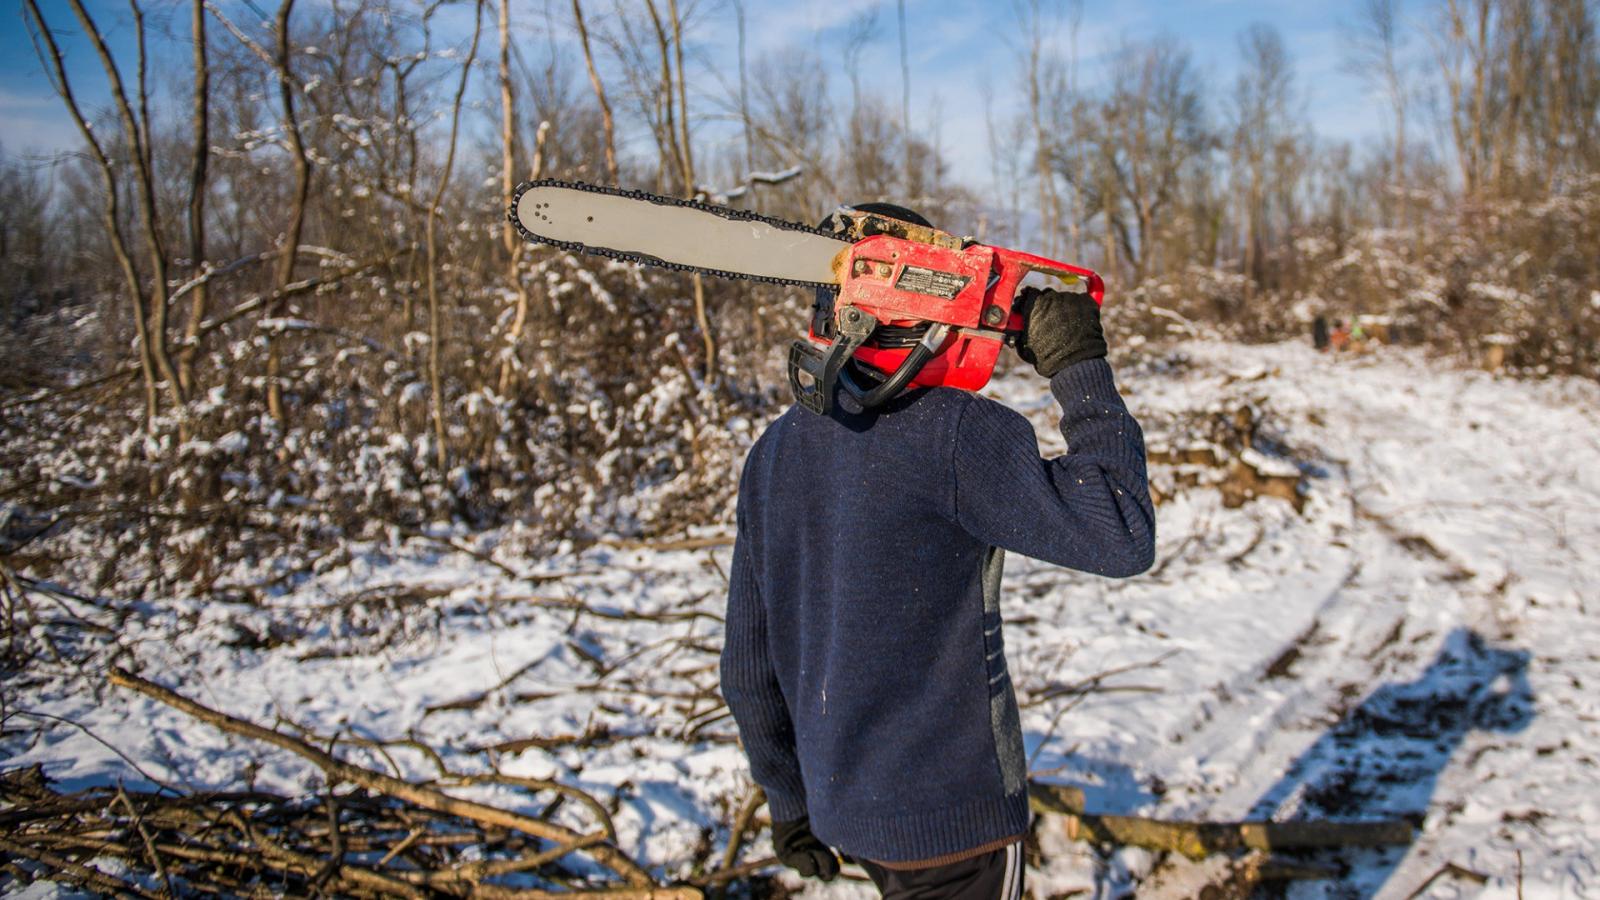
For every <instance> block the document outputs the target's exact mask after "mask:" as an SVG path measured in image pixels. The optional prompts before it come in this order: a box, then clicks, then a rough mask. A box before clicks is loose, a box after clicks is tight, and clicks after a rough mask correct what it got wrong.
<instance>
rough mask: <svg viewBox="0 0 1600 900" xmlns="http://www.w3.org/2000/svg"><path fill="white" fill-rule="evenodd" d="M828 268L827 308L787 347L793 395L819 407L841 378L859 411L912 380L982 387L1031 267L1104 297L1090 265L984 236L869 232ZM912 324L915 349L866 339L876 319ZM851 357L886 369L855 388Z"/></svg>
mask: <svg viewBox="0 0 1600 900" xmlns="http://www.w3.org/2000/svg"><path fill="white" fill-rule="evenodd" d="M834 269H835V272H836V273H837V274H838V276H839V290H838V295H837V298H836V299H835V300H834V302H833V304H832V308H831V309H820V310H819V316H818V317H816V318H814V319H813V322H812V325H811V327H810V329H809V331H810V333H809V335H808V337H809V339H810V340H802V341H796V342H795V343H794V345H793V346H792V347H791V348H790V351H789V384H790V387H791V388H792V389H793V390H794V394H795V398H796V399H797V400H798V401H799V402H800V404H801V405H802V406H804V407H805V408H806V409H809V410H811V411H812V412H815V413H818V414H821V415H826V414H827V413H828V411H829V410H830V409H831V408H832V405H833V396H834V392H835V389H836V387H841V386H842V387H843V388H844V389H845V390H847V391H848V392H849V393H850V394H851V395H852V396H854V398H855V399H856V400H857V401H858V402H860V403H861V405H862V406H863V407H865V408H868V409H870V408H872V407H874V406H878V405H881V404H882V403H884V402H886V401H887V400H889V399H890V398H892V397H894V396H895V395H896V394H898V393H900V391H902V390H904V389H905V388H906V387H909V386H913V385H915V386H921V387H933V386H937V385H947V386H950V387H956V388H961V389H964V390H971V391H976V390H979V389H981V388H982V387H983V386H984V385H985V384H987V383H988V381H989V378H990V376H991V375H992V374H993V373H994V366H995V363H996V361H997V360H998V358H999V352H1000V345H1001V343H1003V342H1005V341H1006V340H1007V339H1009V338H1013V337H1015V336H1016V335H1019V334H1021V332H1022V330H1023V329H1024V328H1025V327H1026V325H1027V323H1026V321H1025V320H1024V316H1023V315H1022V312H1021V311H1020V310H1016V309H1014V308H1013V303H1014V301H1015V299H1016V295H1017V291H1018V289H1019V288H1020V287H1021V284H1022V281H1023V279H1024V278H1026V277H1027V276H1028V274H1029V273H1030V272H1039V273H1042V274H1045V275H1052V276H1055V277H1057V278H1060V279H1061V280H1062V281H1065V282H1066V283H1067V284H1068V286H1069V287H1076V288H1077V289H1078V290H1080V291H1082V292H1084V293H1087V294H1089V296H1090V297H1092V298H1093V299H1094V301H1095V303H1097V304H1099V303H1102V302H1103V301H1104V298H1105V283H1104V282H1103V281H1102V280H1101V278H1100V276H1099V275H1098V274H1096V273H1095V272H1094V271H1093V270H1091V269H1085V268H1082V267H1080V266H1074V265H1070V264H1068V263H1063V262H1059V261H1056V260H1052V259H1047V258H1045V257H1042V256H1035V255H1034V254H1031V253H1023V252H1020V251H1016V250H1007V249H1004V248H1000V247H990V246H987V245H983V244H969V245H967V246H964V247H959V248H954V247H949V246H938V245H933V244H927V243H920V242H914V241H909V240H905V239H902V238H899V237H895V236H891V235H886V234H880V235H873V236H870V237H866V238H863V239H862V240H860V241H857V242H856V243H854V244H852V245H850V247H849V248H847V250H845V251H843V252H841V253H840V254H839V257H838V258H837V259H836V260H835V262H834ZM920 322H927V323H929V329H928V332H927V333H926V334H925V335H924V337H923V340H922V341H921V342H919V343H918V344H917V345H916V346H915V347H912V348H903V347H902V348H894V349H885V348H882V347H874V346H868V345H867V341H868V339H869V338H870V337H871V335H872V331H873V329H875V328H876V327H877V326H878V325H879V324H884V325H910V324H917V323H920ZM829 326H832V327H829ZM819 344H820V345H821V346H818V345H819ZM852 357H854V358H855V359H857V360H859V361H860V362H862V363H865V364H866V365H867V366H869V367H871V368H872V369H876V370H878V371H881V372H886V373H892V374H890V375H889V376H888V378H887V379H885V380H884V381H883V382H882V383H880V384H878V385H876V386H874V387H872V388H870V389H868V388H863V387H861V386H860V385H859V384H858V383H857V382H856V380H855V379H854V378H852V377H851V375H850V372H849V371H848V369H846V363H847V362H849V360H850V359H851V358H852ZM802 376H804V377H802ZM808 380H809V383H807V381H808Z"/></svg>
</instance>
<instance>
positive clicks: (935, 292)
mask: <svg viewBox="0 0 1600 900" xmlns="http://www.w3.org/2000/svg"><path fill="white" fill-rule="evenodd" d="M971 280H972V279H971V278H970V277H968V276H966V275H956V274H954V273H952V272H940V271H937V270H934V269H924V268H922V267H921V266H906V267H905V268H904V269H902V270H901V271H900V277H899V278H898V279H896V280H895V283H894V286H895V289H896V290H900V291H909V292H911V293H913V294H926V295H927V296H929V297H938V298H940V299H941V300H954V299H955V298H956V295H957V294H959V293H961V291H962V289H963V288H965V287H966V286H967V283H968V282H970V281H971Z"/></svg>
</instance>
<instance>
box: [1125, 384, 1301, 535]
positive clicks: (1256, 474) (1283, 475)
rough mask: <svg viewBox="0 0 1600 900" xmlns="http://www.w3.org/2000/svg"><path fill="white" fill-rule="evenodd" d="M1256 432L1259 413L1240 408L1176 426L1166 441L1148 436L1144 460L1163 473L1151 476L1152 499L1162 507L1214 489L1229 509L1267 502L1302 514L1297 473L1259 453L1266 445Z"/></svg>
mask: <svg viewBox="0 0 1600 900" xmlns="http://www.w3.org/2000/svg"><path fill="white" fill-rule="evenodd" d="M1260 427H1261V414H1260V412H1259V411H1258V410H1257V409H1256V408H1255V407H1253V406H1251V405H1242V406H1238V407H1235V408H1234V409H1232V410H1229V411H1224V410H1214V411H1212V412H1210V413H1208V414H1205V415H1203V416H1201V417H1200V418H1198V419H1195V420H1192V421H1186V422H1183V423H1178V424H1177V425H1176V426H1175V427H1174V428H1173V429H1172V433H1171V434H1169V435H1165V436H1160V435H1156V434H1152V435H1151V437H1152V441H1151V447H1150V449H1149V451H1148V453H1147V455H1148V459H1149V462H1150V464H1151V466H1152V468H1154V467H1156V466H1160V467H1162V469H1163V470H1156V471H1152V473H1151V476H1152V477H1151V484H1150V496H1151V499H1152V500H1154V501H1155V502H1156V504H1157V505H1160V504H1161V503H1163V502H1165V501H1166V500H1169V499H1171V498H1172V497H1174V496H1176V495H1177V494H1178V493H1180V492H1181V491H1183V490H1186V489H1188V488H1193V487H1214V488H1216V489H1217V490H1218V491H1220V492H1221V494H1222V505H1223V506H1224V507H1226V508H1228V509H1237V508H1239V507H1240V506H1243V505H1244V504H1246V503H1248V502H1249V501H1251V500H1255V499H1257V498H1260V497H1270V498H1275V499H1278V500H1282V501H1284V502H1286V503H1288V504H1289V505H1291V506H1293V507H1294V510H1295V512H1301V511H1303V510H1304V508H1305V501H1306V495H1305V493H1304V491H1303V490H1302V486H1303V483H1304V479H1303V477H1302V475H1301V472H1300V470H1299V467H1298V466H1297V465H1296V464H1295V463H1294V462H1293V461H1291V460H1288V459H1285V458H1283V457H1281V456H1279V455H1277V454H1276V453H1273V452H1265V451H1263V449H1262V447H1263V445H1268V444H1270V442H1269V441H1267V440H1265V439H1264V438H1262V437H1261V436H1260V434H1259V432H1260ZM1269 449H1273V450H1275V449H1276V448H1270V447H1269Z"/></svg>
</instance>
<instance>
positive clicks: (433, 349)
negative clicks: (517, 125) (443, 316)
mask: <svg viewBox="0 0 1600 900" xmlns="http://www.w3.org/2000/svg"><path fill="white" fill-rule="evenodd" d="M472 9H473V20H472V47H471V49H469V50H468V51H467V60H466V62H464V63H462V64H461V81H460V83H458V84H457V85H456V95H455V102H454V103H453V104H452V106H451V112H450V146H449V149H448V150H447V151H446V152H445V157H444V171H443V172H442V173H440V175H439V186H438V187H437V188H435V189H434V192H433V199H432V202H430V203H429V204H428V224H427V226H426V227H425V229H424V231H425V233H426V235H427V241H428V271H427V277H428V386H429V389H430V391H431V393H432V400H431V403H430V404H429V405H430V408H431V410H432V413H433V439H434V443H435V446H434V463H435V465H437V467H438V469H439V472H440V473H441V474H443V473H444V472H445V471H446V469H447V467H448V466H449V464H450V456H449V453H448V452H447V449H446V446H445V438H446V433H445V427H444V375H443V373H442V368H441V367H442V362H441V346H440V345H441V344H443V343H444V331H443V329H442V328H441V327H440V321H439V285H438V260H439V255H438V238H437V236H436V235H435V234H434V224H435V222H436V221H437V220H438V218H439V204H441V203H443V202H444V193H445V189H446V188H448V187H449V186H450V173H451V171H452V170H453V169H454V168H455V164H456V139H457V138H458V137H459V136H460V133H461V101H462V99H463V98H464V97H465V96H466V93H467V80H468V78H469V77H470V76H471V75H472V64H473V62H474V61H476V60H477V58H478V38H479V36H480V35H481V34H482V33H483V0H477V3H475V4H474V5H473V8H472Z"/></svg>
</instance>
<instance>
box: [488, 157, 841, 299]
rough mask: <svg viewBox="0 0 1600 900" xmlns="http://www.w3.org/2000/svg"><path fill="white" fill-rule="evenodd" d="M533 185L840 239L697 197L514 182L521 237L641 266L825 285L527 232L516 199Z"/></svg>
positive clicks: (547, 181) (509, 213)
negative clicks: (703, 265)
mask: <svg viewBox="0 0 1600 900" xmlns="http://www.w3.org/2000/svg"><path fill="white" fill-rule="evenodd" d="M536 187H558V188H568V189H571V190H575V191H589V192H590V193H594V194H610V195H611V196H613V197H625V198H627V199H629V200H647V201H649V202H651V203H655V204H657V205H660V206H682V207H687V208H689V209H694V210H699V211H700V212H708V213H711V214H712V215H715V216H721V217H722V218H724V219H733V220H735V221H740V222H761V223H763V224H766V225H771V226H772V227H774V228H779V229H782V230H784V231H799V232H802V233H805V234H814V235H817V236H819V237H826V238H833V239H834V240H841V238H840V237H839V236H838V235H837V234H834V233H833V232H831V231H827V230H825V229H822V228H812V227H811V226H809V225H799V224H796V223H794V222H788V221H785V220H783V219H774V218H772V217H771V216H763V215H761V214H760V213H755V212H750V211H749V210H743V209H730V208H728V207H726V206H714V205H712V204H710V203H701V202H700V201H698V200H681V199H678V198H676V197H663V196H661V195H659V194H652V193H649V192H648V191H630V190H624V189H622V188H613V187H602V186H600V185H596V184H584V183H583V182H578V181H561V180H559V179H554V178H544V179H540V180H539V181H524V182H523V183H521V184H519V185H517V189H516V190H515V191H513V192H512V194H511V206H510V207H509V208H508V209H507V210H506V218H508V219H510V220H511V224H512V225H513V226H515V227H516V229H517V232H518V233H519V234H521V235H522V238H523V240H526V241H529V242H531V243H535V244H548V245H550V246H552V247H559V248H561V249H562V250H569V251H573V252H576V253H591V254H594V255H597V256H606V257H610V258H611V259H618V260H621V261H623V262H630V263H638V264H640V265H645V266H654V267H656V268H663V269H674V270H676V271H679V272H698V273H700V274H702V275H712V276H715V277H717V278H732V279H737V280H739V281H755V282H760V283H762V284H795V285H800V286H802V287H816V286H818V285H822V284H828V283H827V282H818V281H800V280H797V279H794V278H773V277H770V276H767V275H749V274H746V273H744V272H728V271H724V270H722V269H703V268H700V267H699V266H689V265H684V264H683V263H675V262H667V261H666V260H664V259H660V258H658V257H654V256H650V255H648V254H645V253H628V252H626V251H623V250H613V249H611V248H610V247H591V246H589V245H588V244H584V243H581V242H579V241H558V240H555V239H553V238H547V237H543V236H541V235H537V234H534V233H533V232H531V231H529V230H528V229H527V227H526V226H524V225H523V224H522V220H521V219H519V218H517V202H518V201H520V200H521V199H522V195H523V194H525V193H527V192H528V191H529V190H531V189H533V188H536ZM846 243H848V242H846Z"/></svg>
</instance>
